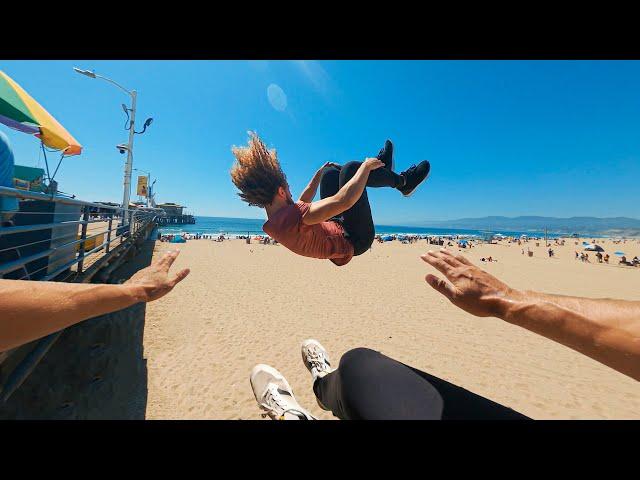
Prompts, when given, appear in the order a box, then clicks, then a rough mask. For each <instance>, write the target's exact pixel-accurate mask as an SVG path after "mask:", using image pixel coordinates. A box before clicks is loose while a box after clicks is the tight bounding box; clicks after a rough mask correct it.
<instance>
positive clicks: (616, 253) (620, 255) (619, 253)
mask: <svg viewBox="0 0 640 480" xmlns="http://www.w3.org/2000/svg"><path fill="white" fill-rule="evenodd" d="M613 254H614V255H617V256H619V257H622V256H623V255H624V252H613Z"/></svg>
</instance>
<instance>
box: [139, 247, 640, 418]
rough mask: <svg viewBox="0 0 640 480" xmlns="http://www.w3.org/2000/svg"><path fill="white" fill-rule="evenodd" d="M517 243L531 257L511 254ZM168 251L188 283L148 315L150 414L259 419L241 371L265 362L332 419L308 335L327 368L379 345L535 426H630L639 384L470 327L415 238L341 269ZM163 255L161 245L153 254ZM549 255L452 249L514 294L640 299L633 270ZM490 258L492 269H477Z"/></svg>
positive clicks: (270, 255) (286, 256)
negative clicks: (323, 404) (601, 422)
mask: <svg viewBox="0 0 640 480" xmlns="http://www.w3.org/2000/svg"><path fill="white" fill-rule="evenodd" d="M587 240H590V239H587ZM581 241H582V240H579V242H581ZM599 243H601V244H602V245H603V246H604V247H605V249H606V250H607V251H608V252H609V253H610V254H612V253H613V252H614V251H616V250H622V251H624V252H625V253H627V254H628V255H627V258H629V259H630V258H632V257H633V256H634V255H640V242H639V241H638V240H633V241H629V240H627V243H626V244H620V245H614V244H613V243H612V242H611V240H606V241H604V242H599ZM527 246H528V247H530V248H531V250H533V251H534V256H533V257H528V256H526V255H522V254H521V250H522V248H524V249H525V251H526V249H527ZM177 247H178V248H179V249H180V250H181V251H182V252H181V256H180V257H179V259H178V260H177V262H176V267H178V268H180V267H185V266H188V267H190V268H191V275H190V276H189V277H188V278H187V279H186V280H185V281H184V282H182V283H181V284H180V285H178V286H177V287H176V288H175V290H174V291H173V292H172V293H171V294H170V295H168V296H166V297H164V298H162V299H160V300H158V301H156V302H153V303H151V304H149V305H148V306H147V317H146V326H145V333H144V355H145V357H146V358H147V362H148V374H149V378H148V403H147V408H146V418H149V419H259V418H260V410H259V409H258V407H257V405H256V402H255V400H254V398H253V393H252V390H251V388H250V385H249V373H250V371H251V369H252V367H253V366H254V365H255V364H257V363H267V364H269V365H272V366H274V367H276V368H277V369H279V370H280V371H281V372H282V373H283V374H284V375H285V376H286V378H287V379H288V381H289V383H290V384H291V385H292V387H293V389H294V393H295V395H296V397H297V398H298V400H299V402H300V403H301V404H302V405H303V406H305V407H306V408H308V409H309V410H310V411H311V412H312V413H314V414H315V415H317V416H318V417H319V418H322V419H332V418H334V417H333V416H332V415H331V413H329V412H324V411H323V410H321V409H320V408H319V407H318V406H317V404H316V402H315V397H314V395H313V393H312V391H311V377H310V375H309V374H308V372H307V370H306V369H305V368H304V366H303V364H302V362H301V359H300V343H301V341H302V340H304V339H306V338H309V337H312V338H316V339H318V340H319V341H320V342H321V343H322V344H323V345H324V346H325V347H326V348H327V350H328V351H329V353H330V357H331V360H332V363H333V364H334V365H337V364H338V361H339V360H340V357H341V355H342V354H343V353H345V352H346V351H348V350H349V349H351V348H354V347H360V346H365V347H369V348H372V349H377V350H379V351H381V352H383V353H384V354H386V355H389V356H391V357H393V358H396V359H397V360H399V361H402V362H404V363H406V364H410V365H412V366H414V367H417V368H420V369H422V370H425V371H427V372H430V373H431V374H434V375H437V376H439V377H441V378H444V379H446V380H448V381H450V382H453V383H455V384H458V385H460V386H462V387H464V388H467V389H469V390H471V391H474V392H476V393H478V394H480V395H483V396H486V397H488V398H490V399H492V400H494V401H497V402H500V403H502V404H504V405H507V406H509V407H511V408H513V409H515V410H518V411H520V412H522V413H524V414H525V415H528V416H530V417H533V418H535V419H640V382H637V381H635V380H633V379H631V378H629V377H626V376H625V375H623V374H621V373H618V372H616V371H614V370H612V369H610V368H608V367H606V366H604V365H601V364H599V363H598V362H596V361H594V360H591V359H589V358H587V357H585V356H583V355H581V354H579V353H577V352H575V351H573V350H571V349H569V348H567V347H564V346H562V345H559V344H556V343H554V342H552V341H550V340H546V339H544V338H542V337H540V336H537V335H535V334H533V333H530V332H528V331H525V330H524V329H521V328H519V327H516V326H513V325H509V324H507V323H505V322H503V321H501V320H498V319H495V318H476V317H473V316H472V315H469V314H467V313H465V312H463V311H461V310H459V309H457V308H456V307H454V306H453V305H451V304H450V303H449V302H448V301H447V300H446V299H445V298H443V297H441V296H440V295H439V294H438V293H437V292H435V291H434V290H432V289H431V287H429V286H428V285H427V284H426V283H425V282H424V276H425V275H426V274H427V273H429V272H434V270H433V269H432V268H431V267H429V266H428V265H427V264H425V263H424V262H423V261H422V260H420V259H419V258H418V256H419V255H420V254H421V253H424V252H426V251H427V250H428V249H429V248H437V247H435V246H430V245H428V244H427V242H426V241H424V240H421V241H419V242H418V243H417V244H413V245H403V244H400V243H398V242H390V243H385V244H377V243H376V244H374V246H373V250H372V251H371V252H367V253H366V254H364V255H362V256H360V257H357V258H354V259H353V261H352V262H351V263H350V264H348V265H347V266H345V267H341V268H338V267H335V266H334V265H333V264H332V263H330V262H329V261H323V260H313V259H308V258H303V257H299V256H297V255H294V254H292V253H291V252H289V251H288V250H286V249H285V248H284V247H282V246H272V245H259V244H255V243H254V244H251V245H247V244H245V242H244V241H243V240H233V241H225V242H223V243H217V242H212V241H208V240H193V241H189V242H188V243H187V244H181V245H178V246H177ZM172 248H176V245H175V244H169V243H160V242H157V243H156V247H155V250H156V251H155V253H154V256H155V257H157V256H158V255H159V254H161V253H162V252H164V251H166V250H169V249H172ZM554 249H555V251H556V258H553V259H550V258H548V257H547V254H546V248H545V247H544V243H543V242H540V246H539V247H536V246H535V242H529V243H527V244H523V245H522V246H518V245H517V244H510V245H508V244H506V243H502V244H498V245H482V246H478V247H475V248H473V249H471V250H462V251H463V252H464V254H465V255H466V256H467V257H468V258H470V259H471V260H472V261H474V262H476V263H477V264H479V265H481V266H482V267H483V268H485V269H486V270H487V271H489V272H491V273H493V274H495V275H497V276H498V277H499V278H501V279H502V280H504V281H506V282H507V283H509V284H510V285H511V286H513V287H515V288H521V289H534V290H540V291H545V292H550V293H558V294H566V295H578V296H585V297H611V298H621V299H630V300H631V299H632V300H640V288H639V287H640V268H631V267H620V266H616V265H604V264H596V263H591V264H586V263H583V262H580V261H576V260H574V258H573V257H574V251H575V250H576V249H578V246H576V245H574V240H568V241H567V244H566V246H565V247H557V246H554ZM455 250H457V248H455ZM578 251H580V250H578ZM489 255H491V256H493V257H494V258H496V259H497V260H498V262H496V263H482V262H480V258H481V257H483V256H485V257H486V256H489ZM589 256H590V257H591V259H592V261H595V257H594V254H593V252H591V253H590V255H589ZM617 260H618V259H617V257H615V256H613V255H611V262H614V263H617Z"/></svg>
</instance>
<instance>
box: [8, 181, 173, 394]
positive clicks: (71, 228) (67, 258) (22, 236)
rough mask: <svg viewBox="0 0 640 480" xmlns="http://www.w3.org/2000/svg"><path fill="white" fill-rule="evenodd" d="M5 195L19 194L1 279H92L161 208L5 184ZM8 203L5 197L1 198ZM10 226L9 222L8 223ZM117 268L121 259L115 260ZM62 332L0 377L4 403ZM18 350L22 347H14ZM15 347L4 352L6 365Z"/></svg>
mask: <svg viewBox="0 0 640 480" xmlns="http://www.w3.org/2000/svg"><path fill="white" fill-rule="evenodd" d="M0 198H15V199H17V201H18V205H19V208H18V209H17V210H15V211H13V210H11V211H10V210H0V218H1V219H2V220H3V222H5V223H3V224H1V225H3V226H0V278H3V279H13V280H40V281H63V282H82V283H87V282H90V281H91V279H92V278H93V277H94V276H95V275H96V274H98V273H99V272H101V269H102V270H105V269H106V270H109V268H105V267H106V266H109V263H110V260H112V259H113V258H114V257H123V256H124V255H123V253H124V252H126V251H127V249H128V247H129V246H130V245H131V243H132V241H133V240H134V239H136V238H137V237H138V236H139V232H142V231H144V232H148V231H149V229H151V228H152V226H154V225H156V224H157V222H158V219H159V218H161V217H162V216H163V215H164V212H163V211H162V210H161V209H155V208H136V209H125V208H122V207H120V206H114V205H109V204H102V203H92V202H86V201H82V200H78V199H76V198H70V197H66V196H61V195H50V194H44V193H36V192H29V191H24V190H18V189H14V188H8V187H0ZM2 205H4V202H3V203H2ZM5 225H6V226H5ZM112 263H113V265H111V266H110V268H115V267H116V266H117V265H118V262H116V261H114V262H112ZM61 333H62V332H57V333H54V334H52V335H49V336H48V337H45V338H43V339H41V340H39V341H38V342H36V343H35V346H34V347H33V348H32V349H31V351H30V352H29V353H28V354H27V355H26V356H25V357H24V359H23V360H22V361H21V362H20V363H19V364H18V365H17V366H16V368H14V369H13V371H12V372H11V373H10V374H9V375H8V376H5V377H4V378H0V405H1V404H2V402H4V401H6V399H7V398H9V396H10V395H11V394H12V393H13V392H14V391H15V390H16V389H17V388H18V387H19V386H20V385H21V384H22V382H23V381H24V380H25V379H26V378H27V376H28V375H29V374H30V373H31V371H32V370H33V369H34V368H35V366H36V365H37V364H38V362H39V361H40V360H41V359H42V357H43V356H44V355H45V354H46V352H47V351H48V350H49V348H51V346H52V345H53V343H55V341H56V340H57V338H58V337H59V336H60V334H61ZM15 350H18V349H15ZM12 352H13V351H8V352H0V364H2V363H3V362H4V361H5V360H6V359H7V358H8V357H9V356H10V355H11V353H12Z"/></svg>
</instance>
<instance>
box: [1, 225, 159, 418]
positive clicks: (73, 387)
mask: <svg viewBox="0 0 640 480" xmlns="http://www.w3.org/2000/svg"><path fill="white" fill-rule="evenodd" d="M153 239H154V235H153V234H152V235H151V236H150V239H149V240H147V241H145V242H144V243H143V244H142V245H141V246H140V247H139V251H138V253H137V255H136V256H135V258H134V259H133V260H130V261H129V262H127V263H126V264H124V265H123V266H121V267H120V268H118V269H117V270H115V271H114V272H113V274H112V275H111V283H119V281H124V280H126V279H127V278H129V277H130V276H131V275H133V274H134V273H135V272H136V271H138V270H139V269H141V268H144V267H146V266H148V265H149V264H150V263H151V259H152V256H153V248H154V245H155V241H154V240H153ZM145 307H146V305H145V304H137V305H134V306H132V307H130V308H127V309H125V310H121V311H119V312H115V313H112V314H109V315H103V316H100V317H95V318H92V319H90V320H87V321H85V322H82V323H80V324H78V325H75V326H74V327H71V328H68V329H67V330H66V331H65V332H64V333H63V334H62V336H61V337H60V338H59V339H58V341H57V342H56V343H55V344H54V345H53V347H51V350H50V351H49V352H48V353H47V355H46V356H45V357H44V358H43V360H42V361H41V362H40V363H39V364H38V366H37V367H36V368H35V370H34V371H33V372H32V373H31V375H30V376H29V377H28V378H27V379H26V380H25V382H24V384H23V385H22V386H21V387H20V388H19V389H18V390H16V392H15V393H14V394H13V395H12V396H11V398H9V399H8V401H7V402H6V403H5V404H2V405H0V419H91V420H100V419H144V418H145V411H146V405H147V365H146V360H145V359H144V357H143V336H144V323H145V313H146V308H145ZM8 366H9V365H2V368H7V367H8Z"/></svg>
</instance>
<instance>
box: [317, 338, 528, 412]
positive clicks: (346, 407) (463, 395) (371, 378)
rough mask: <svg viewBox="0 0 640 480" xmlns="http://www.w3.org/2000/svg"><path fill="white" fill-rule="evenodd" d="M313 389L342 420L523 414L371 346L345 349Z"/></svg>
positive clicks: (322, 401) (323, 402)
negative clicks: (337, 361) (383, 353)
mask: <svg viewBox="0 0 640 480" xmlns="http://www.w3.org/2000/svg"><path fill="white" fill-rule="evenodd" d="M313 391H314V393H315V394H316V397H317V398H318V400H320V402H321V403H322V404H323V405H324V406H325V407H326V408H328V409H330V410H331V411H332V412H333V414H334V415H335V416H336V417H338V418H340V419H343V420H431V419H443V420H447V419H448V420H454V419H457V420H515V419H527V418H528V417H525V416H524V415H522V414H520V413H518V412H516V411H514V410H511V409H510V408H507V407H505V406H503V405H500V404H498V403H496V402H493V401H491V400H489V399H486V398H484V397H481V396H480V395H476V394H475V393H473V392H469V391H468V390H465V389H464V388H461V387H458V386H456V385H453V384H451V383H449V382H447V381H445V380H442V379H439V378H437V377H434V376H432V375H429V374H428V373H425V372H421V371H420V370H417V369H415V368H412V367H409V366H407V365H404V364H402V363H400V362H397V361H396V360H393V359H391V358H389V357H386V356H385V355H382V354H381V353H379V352H376V351H374V350H370V349H368V348H356V349H354V350H350V351H349V352H347V353H345V354H344V355H343V356H342V359H341V360H340V366H339V368H338V369H337V370H335V371H333V372H331V373H329V374H328V375H325V376H324V377H322V378H319V379H318V380H317V381H316V382H315V384H314V385H313Z"/></svg>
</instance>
